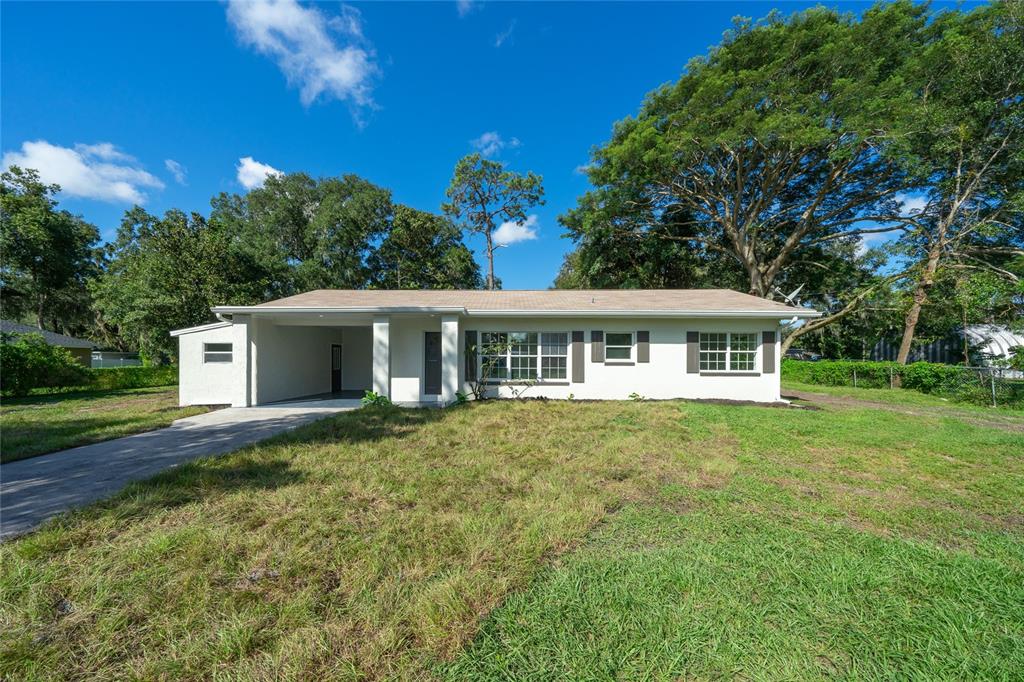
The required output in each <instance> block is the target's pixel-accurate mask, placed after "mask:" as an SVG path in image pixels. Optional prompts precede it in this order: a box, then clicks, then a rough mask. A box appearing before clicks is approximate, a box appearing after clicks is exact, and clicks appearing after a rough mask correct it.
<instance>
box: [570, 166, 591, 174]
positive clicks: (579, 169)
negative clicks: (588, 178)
mask: <svg viewBox="0 0 1024 682" xmlns="http://www.w3.org/2000/svg"><path fill="white" fill-rule="evenodd" d="M591 168H593V166H591V165H590V164H589V163H581V164H580V165H578V166H576V168H575V169H574V172H575V173H576V175H586V174H587V173H589V172H590V169H591Z"/></svg>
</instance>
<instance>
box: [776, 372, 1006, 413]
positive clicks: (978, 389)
mask: <svg viewBox="0 0 1024 682" xmlns="http://www.w3.org/2000/svg"><path fill="white" fill-rule="evenodd" d="M783 375H784V376H787V377H788V378H792V379H795V380H797V381H802V382H805V383H810V384H822V385H827V386H853V387H855V388H884V389H896V388H906V389H912V390H916V391H920V392H921V393H928V394H931V395H936V396H939V397H942V398H946V399H948V400H952V401H956V402H966V403H974V404H977V405H989V406H992V407H1013V408H1018V409H1020V408H1024V372H1021V371H1020V370H1014V369H1009V368H1002V367H967V366H963V365H943V364H938V363H928V362H916V363H912V364H910V365H905V366H904V365H899V364H896V363H894V362H858V361H842V360H840V361H831V360H824V361H820V362H807V361H792V360H787V361H786V362H785V363H784V364H783Z"/></svg>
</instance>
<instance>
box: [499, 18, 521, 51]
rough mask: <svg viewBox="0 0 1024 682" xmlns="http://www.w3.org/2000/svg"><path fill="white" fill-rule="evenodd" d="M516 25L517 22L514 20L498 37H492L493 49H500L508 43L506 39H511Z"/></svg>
mask: <svg viewBox="0 0 1024 682" xmlns="http://www.w3.org/2000/svg"><path fill="white" fill-rule="evenodd" d="M516 23H517V21H516V20H515V19H513V20H512V23H511V24H509V25H508V28H506V29H505V30H504V31H502V32H501V33H499V34H498V35H496V36H494V46H495V47H501V46H502V45H504V44H505V43H506V42H508V39H509V38H511V37H512V32H513V31H515V30H516Z"/></svg>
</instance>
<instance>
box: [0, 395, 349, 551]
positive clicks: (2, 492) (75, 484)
mask: <svg viewBox="0 0 1024 682" xmlns="http://www.w3.org/2000/svg"><path fill="white" fill-rule="evenodd" d="M358 406H359V401H358V400H314V401H306V402H293V403H278V404H275V405H272V406H268V407H230V408H226V409H223V410H216V411H214V412H207V413H206V414H200V415H196V416H194V417H188V418H186V419H179V420H178V421H176V422H174V423H173V424H171V426H169V427H167V428H164V429H158V430H156V431H148V432H146V433H139V434H135V435H134V436H125V437H124V438H117V439H115V440H108V441H105V442H103V443H94V444H93V445H83V446H81V447H77V448H71V449H70V450H63V451H61V452H53V453H50V454H48V455H40V456H38V457H30V458H29V459H23V460H19V461H17V462H10V463H8V464H3V465H0V539H5V538H10V537H13V536H15V535H21V534H22V533H26V532H28V531H30V530H32V529H33V528H35V527H36V526H38V525H39V524H40V523H42V522H43V521H45V520H46V519H48V518H50V517H51V516H54V515H56V514H59V513H61V512H63V511H67V510H68V509H71V508H73V507H80V506H82V505H85V504H88V503H90V502H93V501H95V500H98V499H100V498H103V497H107V496H108V495H111V494H113V493H115V492H117V491H118V490H120V489H121V488H123V487H124V486H125V485H127V484H128V483H130V482H131V481H137V480H139V479H143V478H148V477H150V476H152V475H154V474H157V473H159V472H161V471H163V470H165V469H169V468H171V467H174V466H177V465H179V464H181V463H183V462H188V461H190V460H193V459H196V458H198V457H208V456H210V455H221V454H224V453H227V452H231V451H233V450H237V449H238V448H240V447H242V446H243V445H249V444H250V443H255V442H256V441H259V440H263V439H264V438H269V437H270V436H273V435H275V434H278V433H281V432H283V431H288V430H290V429H294V428H295V427H297V426H301V425H303V424H308V423H309V422H312V421H316V420H317V419H322V418H324V417H328V416H330V415H332V414H337V413H338V412H343V411H345V410H352V409H355V408H356V407H358Z"/></svg>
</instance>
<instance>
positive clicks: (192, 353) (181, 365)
mask: <svg viewBox="0 0 1024 682" xmlns="http://www.w3.org/2000/svg"><path fill="white" fill-rule="evenodd" d="M233 342H234V330H233V329H232V328H231V327H230V326H228V327H220V328H217V329H208V330H205V331H200V332H194V333H191V334H182V335H181V336H179V337H178V404H180V405H230V404H231V401H232V399H233V397H234V395H235V393H236V388H235V383H236V382H235V371H236V368H235V365H236V363H237V362H238V357H239V355H238V349H233V350H232V362H216V363H204V362H203V344H204V343H233Z"/></svg>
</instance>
